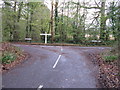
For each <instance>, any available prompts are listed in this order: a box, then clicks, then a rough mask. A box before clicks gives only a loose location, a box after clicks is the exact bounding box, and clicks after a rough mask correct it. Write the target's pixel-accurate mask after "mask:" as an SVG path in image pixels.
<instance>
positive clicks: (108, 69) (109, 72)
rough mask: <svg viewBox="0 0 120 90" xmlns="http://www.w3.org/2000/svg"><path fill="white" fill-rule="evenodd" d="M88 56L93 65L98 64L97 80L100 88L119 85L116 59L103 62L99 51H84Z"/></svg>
mask: <svg viewBox="0 0 120 90" xmlns="http://www.w3.org/2000/svg"><path fill="white" fill-rule="evenodd" d="M86 54H87V56H88V58H91V60H92V62H93V63H94V64H95V65H98V66H99V76H98V80H99V83H100V85H101V87H102V88H118V87H119V86H120V81H119V75H118V73H119V70H118V66H117V61H114V62H109V63H108V62H105V61H104V60H103V59H102V57H101V55H100V52H99V53H98V52H97V51H96V52H89V53H86Z"/></svg>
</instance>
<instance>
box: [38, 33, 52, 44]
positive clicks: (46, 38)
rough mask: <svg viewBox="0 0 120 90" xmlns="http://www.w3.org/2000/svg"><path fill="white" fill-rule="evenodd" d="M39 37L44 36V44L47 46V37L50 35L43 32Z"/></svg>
mask: <svg viewBox="0 0 120 90" xmlns="http://www.w3.org/2000/svg"><path fill="white" fill-rule="evenodd" d="M40 35H44V36H45V44H47V36H51V34H47V33H46V32H45V34H40Z"/></svg>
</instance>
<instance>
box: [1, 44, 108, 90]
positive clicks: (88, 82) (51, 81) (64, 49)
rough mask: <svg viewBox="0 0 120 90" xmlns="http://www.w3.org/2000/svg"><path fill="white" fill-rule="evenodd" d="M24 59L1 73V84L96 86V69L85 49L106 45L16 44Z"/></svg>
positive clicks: (11, 86)
mask: <svg viewBox="0 0 120 90" xmlns="http://www.w3.org/2000/svg"><path fill="white" fill-rule="evenodd" d="M15 46H18V47H20V48H21V49H23V50H24V51H25V52H28V53H29V56H28V58H27V60H24V62H22V63H21V64H19V65H17V66H16V67H15V68H13V69H11V70H9V71H8V72H6V73H4V74H3V76H2V85H3V88H97V87H98V85H99V83H98V80H97V75H98V72H99V69H98V67H97V66H96V65H94V64H93V63H92V62H91V61H92V60H91V59H90V58H88V57H87V56H86V54H85V52H94V51H95V50H97V51H99V52H102V51H103V50H104V49H106V48H107V47H79V46H42V45H19V44H15Z"/></svg>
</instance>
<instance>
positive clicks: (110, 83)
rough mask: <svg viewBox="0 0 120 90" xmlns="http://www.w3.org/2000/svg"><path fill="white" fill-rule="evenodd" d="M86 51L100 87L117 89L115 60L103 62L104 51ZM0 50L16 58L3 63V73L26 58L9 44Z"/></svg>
mask: <svg viewBox="0 0 120 90" xmlns="http://www.w3.org/2000/svg"><path fill="white" fill-rule="evenodd" d="M63 46H67V45H63ZM72 46H73V45H72ZM76 49H77V48H76ZM83 49H86V48H81V49H80V48H79V50H83ZM88 49H89V50H87V51H83V52H84V54H85V55H86V56H87V57H88V58H91V60H92V62H93V63H94V64H95V65H97V66H98V67H99V75H98V80H99V81H100V84H101V85H102V86H101V87H104V88H105V87H107V88H117V87H118V86H119V84H120V83H119V79H118V67H117V61H116V60H115V61H113V62H105V61H104V60H103V58H102V56H101V54H100V53H101V52H103V51H104V50H99V49H98V48H95V49H93V48H92V47H89V48H88ZM1 50H2V51H3V53H6V52H9V53H13V54H15V55H16V56H17V57H16V58H15V60H14V61H12V62H9V63H8V64H5V63H4V64H3V65H2V71H3V72H4V71H7V70H9V69H11V68H13V67H15V66H16V65H17V64H20V63H21V62H22V61H23V60H25V58H27V56H28V54H27V53H26V52H24V51H21V50H20V49H19V48H16V47H15V46H13V45H12V44H10V43H2V49H1ZM107 50H109V49H107ZM5 55H6V54H5Z"/></svg>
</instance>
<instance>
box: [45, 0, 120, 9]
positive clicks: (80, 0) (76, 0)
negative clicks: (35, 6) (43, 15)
mask: <svg viewBox="0 0 120 90" xmlns="http://www.w3.org/2000/svg"><path fill="white" fill-rule="evenodd" d="M51 1H52V0H44V3H45V4H46V5H47V6H48V8H49V9H51ZM53 1H54V2H55V1H56V0H53ZM57 1H58V2H59V5H60V4H61V3H62V2H64V1H65V2H68V1H74V2H78V1H79V2H83V1H84V2H90V4H93V3H94V1H96V2H99V1H100V0H57ZM103 1H105V0H103ZM106 1H107V2H112V1H118V0H106Z"/></svg>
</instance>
